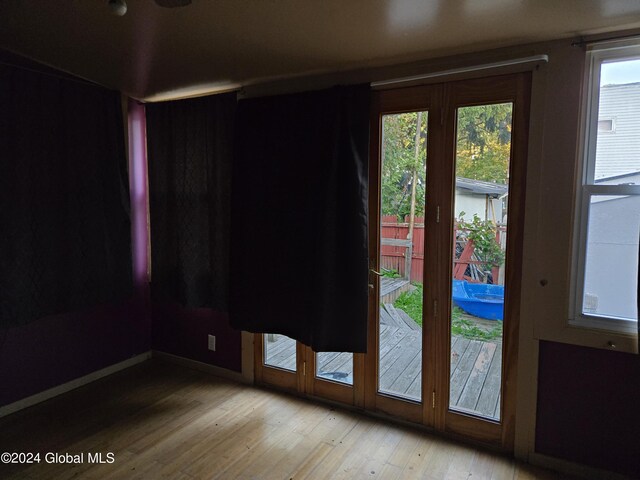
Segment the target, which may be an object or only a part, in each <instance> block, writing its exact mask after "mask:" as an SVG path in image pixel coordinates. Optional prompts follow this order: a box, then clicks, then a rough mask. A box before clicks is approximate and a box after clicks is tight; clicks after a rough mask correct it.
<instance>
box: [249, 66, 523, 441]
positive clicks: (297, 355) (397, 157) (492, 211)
mask: <svg viewBox="0 0 640 480" xmlns="http://www.w3.org/2000/svg"><path fill="white" fill-rule="evenodd" d="M529 90H530V76H529V75H528V74H516V75H505V76H496V77H489V78H483V79H476V80H467V81H460V82H450V83H442V84H434V85H427V86H417V87H408V88H398V89H392V90H383V91H376V92H374V94H373V104H372V117H371V118H372V119H371V164H370V188H369V215H370V218H369V224H370V232H369V239H370V240H369V241H370V244H369V251H370V276H369V289H370V290H369V291H370V295H369V340H368V348H367V352H368V353H367V354H356V355H353V354H348V353H314V352H312V351H311V350H310V349H309V348H307V347H305V346H303V345H300V344H297V343H296V342H295V341H293V340H291V339H288V338H286V337H284V336H281V335H269V334H267V335H259V336H257V337H256V338H257V341H256V351H255V353H256V356H255V357H256V365H255V366H256V378H257V380H258V381H259V382H263V383H270V384H275V385H278V386H280V387H283V388H288V389H290V390H292V391H296V392H299V393H304V394H309V395H314V396H319V397H324V398H329V399H331V400H335V401H339V402H342V403H345V404H349V405H354V406H358V407H362V408H365V409H367V410H371V411H376V412H382V413H386V414H388V415H391V416H395V417H400V418H403V419H405V420H409V421H412V422H415V423H419V424H422V425H425V426H427V427H430V428H433V429H435V430H438V431H443V432H448V433H450V434H452V435H456V436H464V437H466V438H470V439H473V440H477V441H480V442H483V443H488V444H492V445H495V446H497V447H500V448H503V449H505V450H512V449H513V435H514V422H515V403H514V402H515V384H516V368H515V367H516V362H517V337H518V317H519V303H520V302H519V297H520V266H521V251H522V236H523V220H524V218H523V203H524V175H525V166H526V149H527V132H528V118H529Z"/></svg>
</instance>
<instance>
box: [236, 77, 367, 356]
mask: <svg viewBox="0 0 640 480" xmlns="http://www.w3.org/2000/svg"><path fill="white" fill-rule="evenodd" d="M369 98H370V91H369V87H368V86H355V87H335V88H331V89H328V90H323V91H317V92H310V93H302V94H293V95H284V96H275V97H267V98H257V99H249V100H243V101H241V102H240V104H239V107H238V108H239V110H238V122H237V127H236V128H237V131H236V143H235V159H234V165H233V188H232V192H233V194H232V225H231V227H232V236H231V240H232V246H231V262H232V263H231V286H232V287H231V317H230V318H231V323H232V325H233V326H234V327H235V328H238V329H243V330H247V331H250V332H259V333H266V332H270V333H280V334H284V335H287V336H289V337H291V338H294V339H296V340H298V341H300V342H302V343H304V344H306V345H309V346H311V347H313V349H314V350H315V351H348V352H365V351H366V337H367V335H366V333H367V328H366V327H367V298H368V291H367V290H368V287H367V280H368V252H367V247H368V244H367V186H368V159H369V120H370V119H369V110H370V108H369Z"/></svg>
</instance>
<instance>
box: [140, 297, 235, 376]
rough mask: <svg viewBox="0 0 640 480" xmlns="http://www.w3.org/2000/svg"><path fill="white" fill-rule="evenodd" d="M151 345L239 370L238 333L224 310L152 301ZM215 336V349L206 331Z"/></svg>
mask: <svg viewBox="0 0 640 480" xmlns="http://www.w3.org/2000/svg"><path fill="white" fill-rule="evenodd" d="M152 318H153V341H152V345H153V349H154V350H158V351H161V352H166V353H171V354H173V355H178V356H180V357H184V358H189V359H192V360H197V361H199V362H203V363H208V364H210V365H216V366H218V367H223V368H227V369H229V370H234V371H236V372H240V371H241V370H242V353H241V345H242V341H241V335H240V332H239V331H237V330H234V329H232V328H231V327H230V326H229V320H228V318H227V315H226V314H223V313H219V312H215V311H213V310H210V309H208V308H198V309H186V308H184V307H181V306H179V305H175V304H164V305H153V307H152ZM209 334H211V335H215V336H216V351H215V352H212V351H210V350H209V349H208V343H207V337H208V335H209Z"/></svg>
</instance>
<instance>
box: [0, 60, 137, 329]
mask: <svg viewBox="0 0 640 480" xmlns="http://www.w3.org/2000/svg"><path fill="white" fill-rule="evenodd" d="M60 75H61V76H56V75H54V74H51V73H41V72H38V73H36V72H34V71H29V70H25V69H22V68H17V67H9V66H6V65H0V228H1V229H2V232H1V233H0V327H11V326H16V325H20V324H25V323H28V322H30V321H32V320H35V319H37V318H40V317H43V316H45V315H49V314H55V313H61V312H68V311H73V310H78V309H81V308H84V307H89V306H93V305H96V304H101V303H105V302H113V301H117V300H120V299H122V298H124V297H126V296H127V295H129V294H131V289H132V267H131V234H130V221H129V196H128V195H129V193H128V192H129V189H128V180H127V165H126V156H125V149H124V129H123V121H122V109H121V101H120V95H119V93H117V92H114V91H109V90H106V89H104V88H101V87H97V86H93V85H90V84H86V83H82V82H80V81H77V80H73V79H69V78H65V77H64V74H60Z"/></svg>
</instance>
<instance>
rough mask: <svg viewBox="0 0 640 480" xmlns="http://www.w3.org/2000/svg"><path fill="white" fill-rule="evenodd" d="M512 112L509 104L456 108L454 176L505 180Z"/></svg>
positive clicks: (496, 180) (498, 181) (507, 168)
mask: <svg viewBox="0 0 640 480" xmlns="http://www.w3.org/2000/svg"><path fill="white" fill-rule="evenodd" d="M511 112H512V104H511V103H501V104H495V105H479V106H475V107H463V108H459V109H458V138H457V140H458V141H457V151H456V175H457V176H459V177H464V178H471V179H473V180H483V181H487V182H495V183H500V184H506V183H507V182H508V177H509V156H510V151H511V120H512V118H511Z"/></svg>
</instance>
